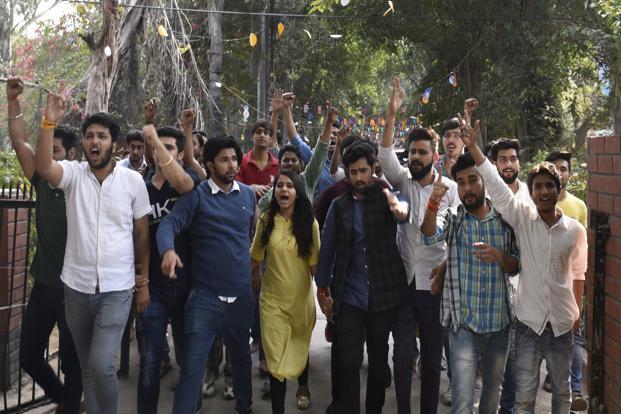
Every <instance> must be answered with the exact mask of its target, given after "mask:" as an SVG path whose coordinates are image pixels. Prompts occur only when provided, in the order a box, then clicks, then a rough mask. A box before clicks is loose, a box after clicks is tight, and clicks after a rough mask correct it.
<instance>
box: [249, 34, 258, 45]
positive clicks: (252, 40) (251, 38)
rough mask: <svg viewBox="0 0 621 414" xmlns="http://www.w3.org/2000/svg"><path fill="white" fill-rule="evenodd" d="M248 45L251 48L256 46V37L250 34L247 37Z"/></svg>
mask: <svg viewBox="0 0 621 414" xmlns="http://www.w3.org/2000/svg"><path fill="white" fill-rule="evenodd" d="M248 43H250V46H251V47H255V46H256V45H257V35H256V34H254V33H250V36H248Z"/></svg>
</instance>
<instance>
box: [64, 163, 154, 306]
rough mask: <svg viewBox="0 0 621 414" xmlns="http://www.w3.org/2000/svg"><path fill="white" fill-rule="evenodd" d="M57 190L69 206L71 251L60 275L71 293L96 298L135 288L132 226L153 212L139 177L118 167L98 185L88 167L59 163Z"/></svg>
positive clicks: (66, 254) (69, 242)
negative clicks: (58, 189) (98, 295)
mask: <svg viewBox="0 0 621 414" xmlns="http://www.w3.org/2000/svg"><path fill="white" fill-rule="evenodd" d="M59 164H60V165H61V167H62V168H63V178H62V180H61V181H60V184H59V185H58V188H60V189H62V190H64V191H65V198H66V203H67V246H66V249H65V261H64V265H63V271H62V275H61V279H62V281H63V282H64V283H65V284H66V285H67V286H69V287H70V288H71V289H74V290H77V291H79V292H82V293H90V294H93V293H95V291H96V287H97V285H99V291H100V292H111V291H119V290H126V289H130V288H132V287H133V286H134V279H135V269H134V242H133V237H132V236H133V230H134V220H135V219H139V218H142V217H144V216H146V215H147V214H149V213H150V212H151V204H150V203H149V194H148V193H147V187H146V186H145V184H144V181H143V179H142V177H141V176H140V174H138V173H137V172H135V171H132V170H130V169H128V168H123V167H118V166H117V167H116V168H115V169H114V170H113V171H112V173H111V174H110V175H108V176H107V177H106V179H105V180H104V181H103V183H101V185H100V184H99V181H97V178H96V177H95V175H94V174H93V172H92V171H91V169H90V167H89V165H88V163H87V162H82V163H80V162H78V161H60V162H59Z"/></svg>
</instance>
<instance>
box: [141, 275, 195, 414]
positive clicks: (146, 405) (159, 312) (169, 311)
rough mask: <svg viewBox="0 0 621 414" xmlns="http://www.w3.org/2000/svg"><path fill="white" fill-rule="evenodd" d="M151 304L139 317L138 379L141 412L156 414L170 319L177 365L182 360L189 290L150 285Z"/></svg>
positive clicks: (180, 287)
mask: <svg viewBox="0 0 621 414" xmlns="http://www.w3.org/2000/svg"><path fill="white" fill-rule="evenodd" d="M149 296H150V299H151V302H150V303H149V306H148V307H147V309H146V310H145V311H144V312H143V313H142V314H141V315H138V317H137V318H136V330H137V335H136V336H137V338H138V350H139V352H140V375H139V376H138V387H137V391H138V398H137V409H138V413H156V412H157V403H158V400H159V395H160V364H161V362H162V357H163V356H164V352H163V351H164V342H165V341H166V339H165V338H166V329H167V327H168V320H169V319H170V324H171V326H172V334H173V342H174V345H175V357H176V358H177V365H179V366H181V365H182V361H183V352H182V350H183V318H184V307H185V301H186V299H187V297H188V288H187V287H182V286H179V287H158V286H149Z"/></svg>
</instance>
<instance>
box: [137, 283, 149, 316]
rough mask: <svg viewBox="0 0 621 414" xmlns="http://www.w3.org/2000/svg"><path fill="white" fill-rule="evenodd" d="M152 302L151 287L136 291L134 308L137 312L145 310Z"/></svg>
mask: <svg viewBox="0 0 621 414" xmlns="http://www.w3.org/2000/svg"><path fill="white" fill-rule="evenodd" d="M149 303H150V296H149V289H141V290H135V291H134V308H135V309H136V313H137V314H141V313H142V312H144V311H145V310H146V309H147V307H148V306H149Z"/></svg>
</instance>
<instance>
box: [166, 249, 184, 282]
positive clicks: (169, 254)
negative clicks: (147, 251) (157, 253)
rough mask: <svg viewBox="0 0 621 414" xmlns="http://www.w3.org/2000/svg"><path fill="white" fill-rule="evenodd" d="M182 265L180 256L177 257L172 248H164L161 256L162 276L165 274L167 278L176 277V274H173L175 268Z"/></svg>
mask: <svg viewBox="0 0 621 414" xmlns="http://www.w3.org/2000/svg"><path fill="white" fill-rule="evenodd" d="M182 267H183V263H182V262H181V258H179V256H178V255H177V253H175V251H174V250H166V252H164V256H163V257H162V273H163V274H164V276H167V277H168V278H169V279H176V278H177V275H176V274H175V269H176V268H182Z"/></svg>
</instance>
